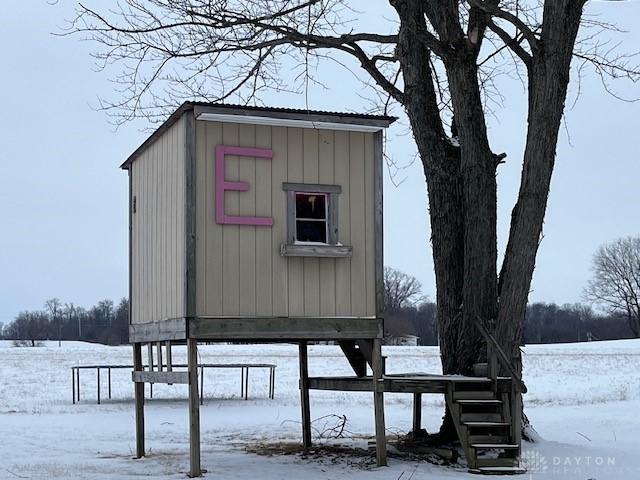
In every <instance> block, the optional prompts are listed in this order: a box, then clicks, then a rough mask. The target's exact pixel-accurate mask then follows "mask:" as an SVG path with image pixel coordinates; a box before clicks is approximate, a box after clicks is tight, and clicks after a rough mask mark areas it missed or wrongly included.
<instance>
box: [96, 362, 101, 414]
mask: <svg viewBox="0 0 640 480" xmlns="http://www.w3.org/2000/svg"><path fill="white" fill-rule="evenodd" d="M96 370H97V375H98V377H97V382H96V384H97V386H98V405H100V367H98V368H96Z"/></svg>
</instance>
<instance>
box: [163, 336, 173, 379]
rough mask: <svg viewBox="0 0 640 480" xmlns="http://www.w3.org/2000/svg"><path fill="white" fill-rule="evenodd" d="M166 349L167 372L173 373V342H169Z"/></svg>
mask: <svg viewBox="0 0 640 480" xmlns="http://www.w3.org/2000/svg"><path fill="white" fill-rule="evenodd" d="M164 349H165V350H166V351H167V372H172V371H173V362H172V360H171V340H167V341H166V343H165V347H164Z"/></svg>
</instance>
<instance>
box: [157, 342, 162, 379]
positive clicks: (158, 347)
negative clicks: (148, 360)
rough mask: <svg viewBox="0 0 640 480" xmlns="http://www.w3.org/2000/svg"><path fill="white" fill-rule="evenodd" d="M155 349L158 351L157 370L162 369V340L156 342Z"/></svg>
mask: <svg viewBox="0 0 640 480" xmlns="http://www.w3.org/2000/svg"><path fill="white" fill-rule="evenodd" d="M156 350H157V351H158V371H159V372H161V371H162V342H156Z"/></svg>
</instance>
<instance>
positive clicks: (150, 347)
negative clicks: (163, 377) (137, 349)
mask: <svg viewBox="0 0 640 480" xmlns="http://www.w3.org/2000/svg"><path fill="white" fill-rule="evenodd" d="M147 357H149V359H148V360H149V371H150V372H153V343H151V342H149V343H147Z"/></svg>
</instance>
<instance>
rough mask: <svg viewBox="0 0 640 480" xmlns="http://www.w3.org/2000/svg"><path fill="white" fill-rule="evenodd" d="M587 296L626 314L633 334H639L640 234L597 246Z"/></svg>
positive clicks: (610, 310) (639, 335) (636, 335)
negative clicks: (639, 235)
mask: <svg viewBox="0 0 640 480" xmlns="http://www.w3.org/2000/svg"><path fill="white" fill-rule="evenodd" d="M585 297H586V298H587V299H588V300H590V301H592V302H594V303H598V304H601V305H603V306H604V307H605V308H607V309H608V310H609V312H610V313H614V314H622V315H624V316H626V318H627V321H628V322H629V328H630V329H631V331H632V332H633V335H634V336H635V337H640V237H626V238H619V239H618V240H616V241H614V242H611V243H607V244H605V245H602V246H601V247H600V248H598V250H597V251H596V253H595V255H594V256H593V279H591V281H589V285H588V286H587V288H586V289H585Z"/></svg>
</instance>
